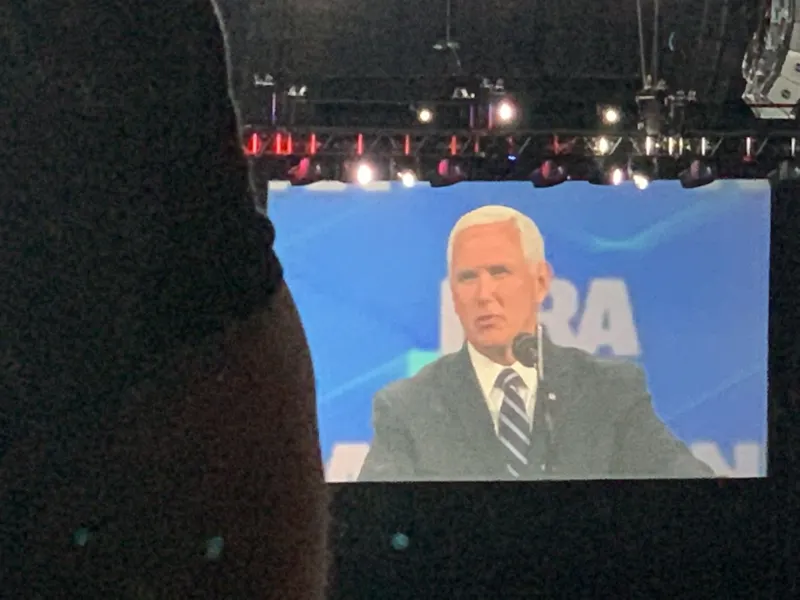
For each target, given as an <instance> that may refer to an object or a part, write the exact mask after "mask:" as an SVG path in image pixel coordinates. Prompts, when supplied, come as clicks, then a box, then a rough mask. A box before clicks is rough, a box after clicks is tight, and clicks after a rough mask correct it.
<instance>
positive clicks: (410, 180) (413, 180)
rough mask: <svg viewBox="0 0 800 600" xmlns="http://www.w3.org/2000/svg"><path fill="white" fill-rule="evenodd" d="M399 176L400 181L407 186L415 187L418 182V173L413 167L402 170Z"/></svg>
mask: <svg viewBox="0 0 800 600" xmlns="http://www.w3.org/2000/svg"><path fill="white" fill-rule="evenodd" d="M397 178H398V179H399V180H400V183H402V184H403V186H404V187H407V188H410V187H414V186H415V185H416V184H417V174H416V173H414V171H412V170H411V169H406V170H404V171H400V173H398V174H397Z"/></svg>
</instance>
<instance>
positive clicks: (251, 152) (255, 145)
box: [244, 133, 264, 156]
mask: <svg viewBox="0 0 800 600" xmlns="http://www.w3.org/2000/svg"><path fill="white" fill-rule="evenodd" d="M262 152H264V142H263V141H262V139H261V136H259V135H258V134H257V133H251V134H250V135H249V136H248V137H247V141H246V142H245V144H244V153H245V155H246V156H261V153H262Z"/></svg>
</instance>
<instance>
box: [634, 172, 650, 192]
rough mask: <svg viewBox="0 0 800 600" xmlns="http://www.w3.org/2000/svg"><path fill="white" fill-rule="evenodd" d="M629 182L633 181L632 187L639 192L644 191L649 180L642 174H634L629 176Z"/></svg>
mask: <svg viewBox="0 0 800 600" xmlns="http://www.w3.org/2000/svg"><path fill="white" fill-rule="evenodd" d="M631 180H632V181H633V185H635V186H636V187H637V188H638V189H640V190H646V189H647V187H648V186H649V185H650V178H649V177H648V176H647V175H645V174H644V173H634V174H633V175H631Z"/></svg>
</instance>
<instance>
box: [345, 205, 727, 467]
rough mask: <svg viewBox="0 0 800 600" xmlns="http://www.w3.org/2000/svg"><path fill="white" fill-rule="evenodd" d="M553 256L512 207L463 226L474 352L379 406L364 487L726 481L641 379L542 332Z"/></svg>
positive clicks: (459, 237) (459, 255) (452, 273)
mask: <svg viewBox="0 0 800 600" xmlns="http://www.w3.org/2000/svg"><path fill="white" fill-rule="evenodd" d="M544 250H545V249H544V240H543V238H542V235H541V233H540V232H539V229H538V227H537V226H536V224H535V223H534V222H533V221H532V220H531V219H530V218H528V217H526V216H525V215H523V214H522V213H519V212H518V211H515V210H513V209H511V208H507V207H502V206H485V207H482V208H479V209H477V210H475V211H472V212H470V213H468V214H466V215H464V216H463V217H462V218H461V219H459V221H458V222H457V223H456V225H455V226H454V228H453V230H452V232H451V234H450V238H449V242H448V249H447V261H448V276H449V280H450V290H451V293H452V296H453V304H454V307H455V311H456V314H457V315H458V318H459V320H460V322H461V325H462V327H463V329H464V333H465V338H466V341H465V343H464V345H463V347H462V349H461V350H460V351H459V352H456V353H454V354H448V355H445V356H443V357H441V358H439V359H438V360H436V361H435V362H433V363H432V364H430V365H428V366H427V367H425V368H424V369H423V370H422V371H420V372H419V373H418V374H417V375H416V376H414V377H412V378H410V379H405V380H402V381H398V382H395V383H392V384H390V385H389V386H387V387H386V388H384V389H383V390H381V391H379V392H378V393H377V394H376V396H375V398H374V402H373V426H374V438H373V441H372V444H371V446H370V450H369V453H368V455H367V457H366V460H365V462H364V465H363V468H362V470H361V473H360V475H359V480H360V481H418V480H439V481H441V480H450V479H455V480H487V479H489V480H491V479H523V480H527V479H542V478H562V477H566V478H606V477H670V478H676V477H677V478H681V477H687V478H689V477H713V476H714V473H713V471H712V470H711V469H710V468H709V467H707V466H706V465H705V464H704V463H702V462H701V461H699V460H698V459H696V458H695V457H694V456H693V455H692V454H691V452H690V451H689V449H688V448H687V446H686V445H685V444H684V443H683V442H682V441H680V440H679V439H677V438H676V437H675V436H674V435H673V434H672V432H670V431H669V429H668V428H667V427H666V425H665V424H664V423H663V422H662V421H661V420H660V419H659V417H658V416H657V414H656V413H655V411H654V409H653V405H652V401H651V398H650V395H649V392H648V390H647V384H646V379H645V375H644V373H643V371H642V370H641V368H640V367H639V366H637V365H636V364H634V363H632V362H627V361H622V360H608V359H600V358H597V357H594V356H592V355H591V354H589V353H587V352H584V351H582V350H578V349H575V348H562V347H559V346H556V345H555V344H553V343H552V342H551V341H550V340H549V338H548V337H547V335H546V334H543V333H542V330H541V328H540V326H539V323H538V314H539V310H540V306H541V304H542V302H544V300H545V298H546V297H547V296H548V293H549V289H550V283H551V281H552V278H553V272H552V268H551V266H550V265H549V264H548V262H547V261H546V259H545V251H544ZM520 334H530V336H531V337H530V338H529V339H531V340H533V341H534V343H535V345H536V346H537V348H538V349H540V352H537V361H536V362H534V363H531V362H530V361H526V360H523V362H525V363H526V364H522V363H521V362H520V361H519V360H518V356H517V357H515V352H514V345H513V342H514V340H515V338H517V337H518V336H519V335H520ZM537 338H538V339H537ZM526 365H527V366H526Z"/></svg>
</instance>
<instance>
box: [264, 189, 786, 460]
mask: <svg viewBox="0 0 800 600" xmlns="http://www.w3.org/2000/svg"><path fill="white" fill-rule="evenodd" d="M322 187H323V188H324V187H326V186H322ZM485 204H503V205H507V206H510V207H513V208H516V209H518V210H520V211H521V212H523V213H525V214H526V215H528V216H530V217H531V218H533V220H534V221H535V222H536V223H537V224H538V226H539V228H540V230H541V231H542V234H543V236H544V238H545V246H546V255H547V258H548V260H549V261H550V262H551V264H552V265H553V267H554V270H555V272H556V276H557V277H559V278H564V279H566V280H568V281H570V282H571V283H573V284H574V285H575V287H576V288H577V289H578V290H579V293H580V297H581V298H584V295H585V293H586V288H587V286H588V284H589V282H590V281H591V280H593V279H596V278H604V277H618V278H621V279H623V280H624V281H625V283H626V284H627V287H628V291H629V294H630V299H631V305H632V309H633V315H634V319H635V325H636V330H637V333H638V338H639V342H640V346H641V354H640V355H639V356H637V357H634V358H635V359H636V360H637V361H639V362H640V363H641V364H642V365H643V366H644V368H645V371H646V373H647V375H648V383H649V387H650V391H651V393H652V396H653V402H654V405H655V408H656V411H657V412H658V414H659V415H660V416H661V417H662V418H663V419H664V420H665V421H666V422H667V424H668V425H669V426H670V427H671V429H672V430H673V431H674V432H675V433H676V434H677V435H678V436H679V437H680V438H682V439H683V440H685V441H686V442H687V443H692V442H694V441H698V440H702V441H713V442H714V443H716V444H717V445H718V446H719V448H720V449H721V450H722V452H723V453H725V454H728V455H729V454H730V453H732V452H733V448H734V446H735V445H736V444H737V443H738V442H741V441H746V442H755V443H758V444H759V445H761V446H762V447H765V446H766V427H767V425H766V423H767V418H766V415H767V401H766V373H767V319H768V313H767V301H768V271H769V229H770V189H769V186H768V184H767V183H766V182H752V181H748V182H745V181H724V182H717V183H715V184H713V185H711V186H707V187H705V188H699V189H697V190H684V189H682V188H681V187H680V185H679V184H678V183H677V182H654V183H652V184H651V185H650V187H649V188H647V189H646V190H638V189H636V188H635V187H634V186H632V185H629V184H624V185H621V186H618V187H603V186H592V185H590V184H587V183H566V184H563V185H560V186H555V187H552V188H547V189H535V188H533V187H532V186H531V185H530V183H526V182H503V183H462V184H458V185H456V186H452V187H448V188H439V189H432V188H430V187H429V186H428V185H426V184H419V185H417V186H415V187H413V188H404V187H402V186H401V185H400V184H399V183H398V184H382V185H381V186H380V187H379V189H377V190H365V189H362V188H359V187H356V186H341V185H339V186H332V189H320V187H315V186H309V187H302V188H291V187H287V186H285V185H275V186H274V187H273V188H272V189H271V192H270V200H269V216H270V217H271V218H272V219H273V221H274V222H275V225H276V229H277V231H278V237H277V241H276V250H277V253H278V255H279V257H280V259H281V261H282V263H283V266H284V269H285V276H286V280H287V282H288V284H289V286H290V288H291V290H292V293H293V295H294V297H295V300H296V302H297V305H298V308H299V311H300V314H301V317H302V319H303V323H304V325H305V328H306V332H307V335H308V339H309V344H310V347H311V351H312V357H313V360H314V366H315V372H316V377H317V386H318V387H317V392H318V410H319V423H320V435H321V441H322V448H323V457H324V459H325V460H326V461H327V460H328V458H329V456H330V453H331V449H332V448H333V445H334V444H337V443H340V442H369V440H370V439H371V436H372V432H371V423H370V420H371V402H372V396H373V394H374V393H375V392H376V391H377V390H379V389H380V388H382V387H383V386H385V385H386V384H387V383H389V382H391V381H394V380H396V379H398V378H402V377H407V376H409V375H411V374H413V373H414V372H415V371H416V370H417V369H418V368H420V366H422V365H424V364H425V363H426V362H428V361H430V360H433V359H435V358H436V357H437V356H438V354H439V351H440V323H439V321H440V312H441V309H440V304H441V297H440V296H441V294H440V291H441V287H440V284H441V282H442V280H443V279H444V278H445V276H446V259H445V256H446V246H447V238H448V235H449V232H450V229H451V228H452V226H453V225H454V224H455V222H456V221H457V220H458V218H459V217H460V216H461V215H463V214H464V213H465V212H467V211H470V210H472V209H474V208H477V207H479V206H482V205H485Z"/></svg>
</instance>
